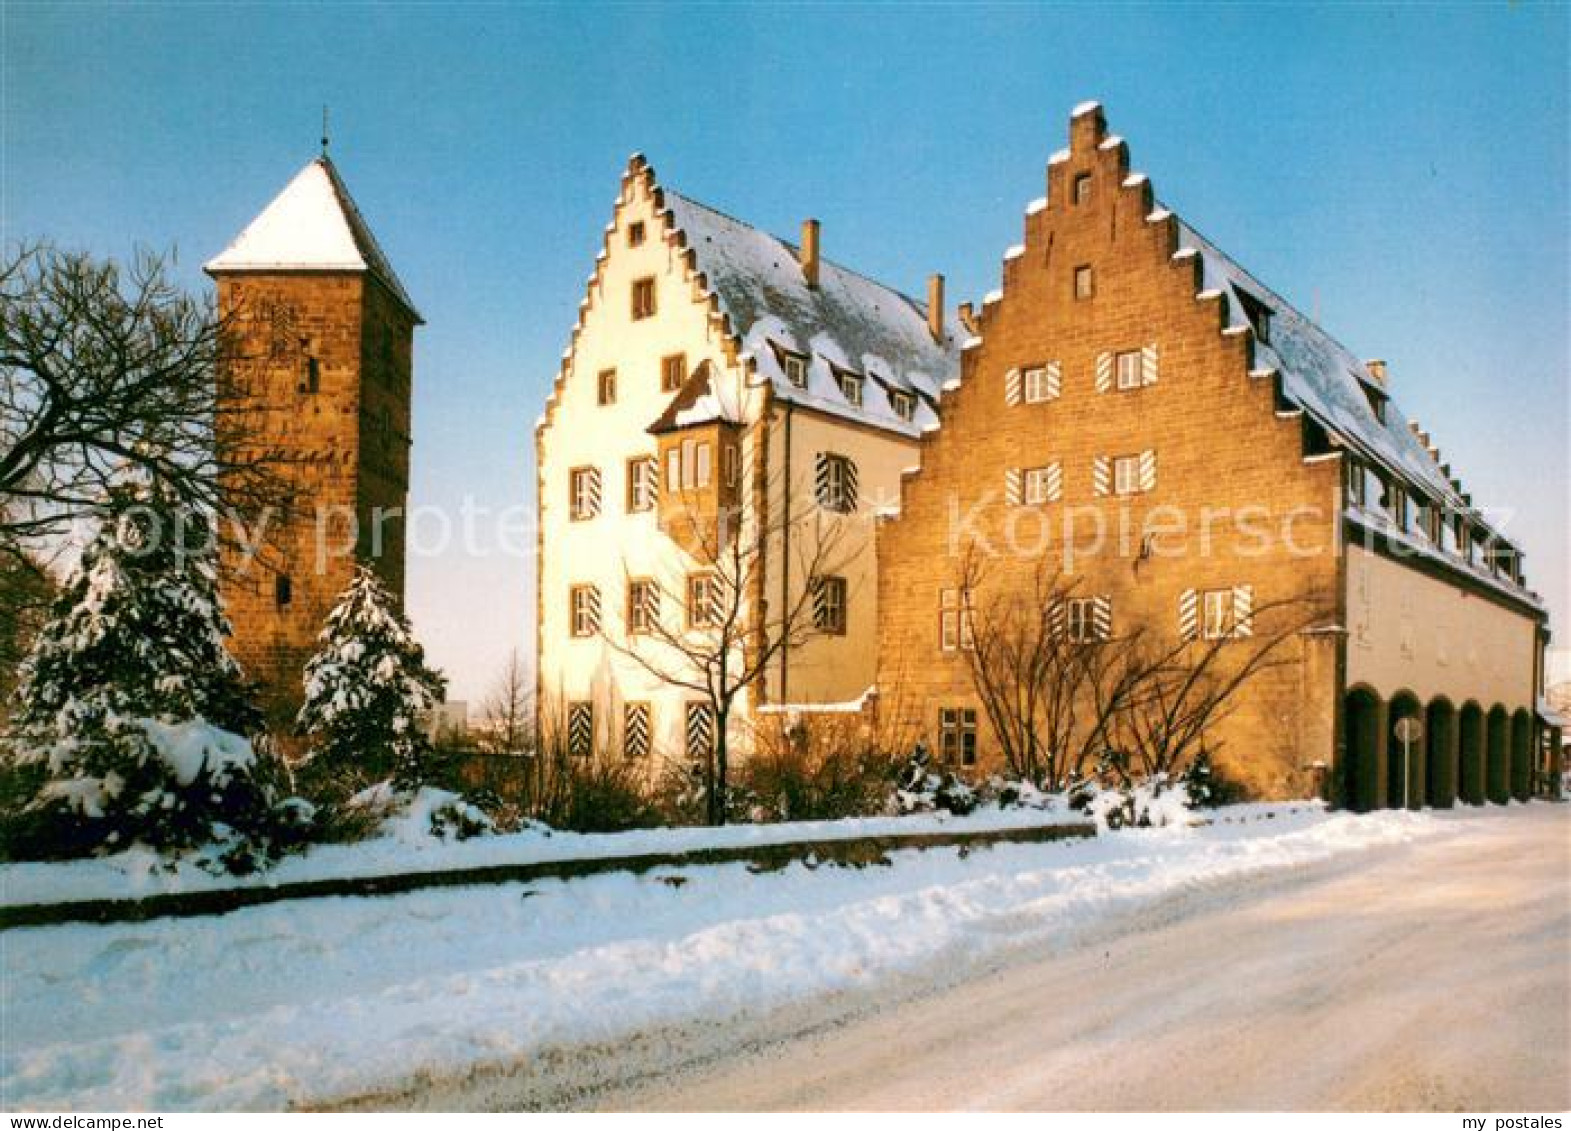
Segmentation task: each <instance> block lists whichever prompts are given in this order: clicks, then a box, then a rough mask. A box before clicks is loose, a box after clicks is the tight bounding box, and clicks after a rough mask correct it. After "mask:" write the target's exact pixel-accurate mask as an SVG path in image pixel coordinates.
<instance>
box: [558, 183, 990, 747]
mask: <svg viewBox="0 0 1571 1131" xmlns="http://www.w3.org/2000/svg"><path fill="white" fill-rule="evenodd" d="M832 241H833V234H832V233H830V234H829V236H828V242H830V243H832ZM822 242H823V235H822V233H821V232H820V229H819V225H818V224H817V222H816V221H808V222H807V223H806V224H804V225H803V229H802V238H801V242H800V243H799V244H796V245H793V244H790V243H787V242H786V241H784V240H781V239H778V238H776V237H774V236H771V235H769V234H767V233H765V232H763V231H760V230H759V229H757V228H754V227H752V226H750V225H748V224H745V223H743V222H741V221H739V220H736V219H733V218H732V217H730V216H727V215H724V214H723V213H720V212H717V211H715V210H714V209H712V208H709V207H706V206H705V205H702V204H699V203H698V202H696V201H694V200H691V199H689V198H687V197H684V196H681V195H678V194H677V193H675V192H672V191H670V190H669V189H667V188H665V187H663V186H662V185H661V184H660V183H659V181H658V180H657V178H656V176H655V172H654V170H653V169H652V168H651V167H650V166H649V165H648V163H646V162H645V160H644V159H643V157H642V156H635V157H634V158H633V159H632V160H631V161H630V162H629V164H628V167H627V170H626V173H625V174H624V176H623V178H622V184H621V191H620V193H619V195H618V196H617V200H616V204H615V208H614V210H613V214H612V218H611V222H610V223H609V224H608V225H607V226H606V229H605V238H604V242H603V246H602V248H601V250H600V253H599V255H598V256H597V258H596V262H595V266H594V270H593V273H592V274H591V275H590V276H589V282H588V291H587V294H586V295H585V297H584V299H583V301H582V302H581V303H580V307H579V318H578V324H577V326H576V327H575V328H574V330H573V334H572V341H571V344H570V345H569V347H568V349H567V350H566V351H564V354H563V360H562V366H561V369H560V372H559V373H558V375H557V377H556V381H555V384H554V387H553V389H552V392H551V395H550V398H549V401H548V403H547V405H546V410H545V414H544V415H543V416H542V417H541V419H540V421H539V424H538V425H537V428H536V433H535V445H536V459H537V469H538V477H539V478H538V500H539V504H538V505H539V560H538V568H537V573H536V577H537V585H538V592H537V599H538V605H537V616H538V620H537V624H538V630H539V640H538V649H539V652H538V655H539V681H540V685H539V693H540V702H541V704H542V710H543V712H544V715H545V718H546V721H547V725H550V724H551V721H552V720H553V719H556V720H559V722H560V725H562V726H563V727H564V728H565V730H566V733H567V736H568V741H569V743H570V745H571V747H572V749H573V750H574V751H575V752H577V753H588V752H589V751H590V750H592V749H608V750H611V751H613V752H615V753H616V754H618V755H619V756H620V755H623V754H625V755H627V756H630V757H634V758H646V759H650V764H651V766H653V765H654V764H655V756H657V755H660V756H670V755H680V754H682V753H683V752H697V751H700V750H704V749H706V748H707V745H708V744H709V743H710V742H711V741H712V739H713V728H714V724H715V720H714V719H713V718H712V717H711V716H710V710H709V708H708V706H707V705H706V704H705V703H704V702H703V701H702V699H703V697H702V696H701V695H699V694H697V693H695V691H694V690H692V689H685V688H682V687H680V686H676V685H675V684H674V683H673V682H672V681H670V680H666V679H661V678H657V677H656V676H655V675H652V674H651V672H650V670H649V668H648V666H647V665H646V664H644V663H641V662H640V661H639V659H638V656H649V657H650V658H663V659H665V660H669V659H670V655H669V653H666V654H664V655H663V656H662V655H661V651H662V650H661V646H660V644H659V643H657V642H656V641H654V640H652V639H650V637H651V636H652V632H651V626H653V625H655V624H663V625H664V626H666V628H667V629H668V630H669V631H671V632H675V633H683V632H694V633H703V632H705V631H708V625H707V621H708V619H709V618H710V617H711V615H712V614H711V612H709V611H706V610H709V609H711V608H712V607H713V605H712V602H713V590H712V588H711V587H712V582H713V578H714V576H715V575H716V572H717V571H716V568H715V567H716V562H715V560H714V557H715V555H714V553H713V549H714V545H713V543H714V539H715V537H716V536H717V529H722V528H724V527H717V523H716V518H717V516H720V515H722V514H725V515H729V516H732V518H731V520H730V521H731V523H732V524H733V525H732V527H731V528H732V529H744V528H745V529H752V530H754V531H755V532H764V533H765V537H764V538H763V542H764V544H765V545H766V547H767V549H766V552H765V553H764V554H763V555H762V556H761V560H760V561H759V562H758V563H757V566H756V568H749V569H746V570H745V571H742V573H745V586H743V587H742V588H745V589H746V592H745V593H743V596H742V601H741V604H742V614H743V617H744V619H746V621H747V623H748V625H749V626H751V627H749V628H747V629H746V630H745V631H744V632H743V636H744V638H746V639H747V640H748V641H749V642H748V643H747V644H745V645H743V646H742V648H741V650H742V651H745V650H746V649H749V648H752V647H755V645H756V642H757V640H758V639H761V635H760V634H761V633H762V631H763V630H762V629H761V628H759V626H761V625H764V624H769V623H778V622H779V621H780V620H781V619H782V613H781V610H783V609H790V608H793V607H800V608H806V607H807V602H808V600H811V631H810V632H809V633H808V634H807V635H805V636H803V637H801V638H794V639H792V640H791V641H789V643H788V645H787V646H786V647H783V648H781V649H780V650H779V652H778V654H776V655H773V656H770V657H769V659H768V667H767V669H766V674H765V676H764V678H763V679H761V680H760V681H758V682H757V683H756V684H755V685H754V686H753V687H752V688H751V689H750V693H749V694H747V695H746V697H745V702H743V703H742V704H741V706H740V708H739V710H740V712H741V718H740V719H737V720H736V721H737V725H738V727H739V733H737V734H735V735H732V736H730V737H731V738H732V740H733V742H738V743H742V744H744V745H745V741H746V724H747V721H748V719H749V718H750V717H751V716H752V715H753V713H754V712H756V711H757V710H758V709H759V708H760V707H762V706H764V705H765V704H775V705H780V704H782V703H789V702H800V701H808V702H817V703H824V702H844V701H854V700H857V699H859V698H860V697H862V696H863V694H864V693H865V692H866V691H867V690H868V688H869V686H870V685H871V684H872V682H873V677H874V666H875V647H876V642H877V639H878V631H877V625H878V601H879V595H878V591H877V588H876V584H875V579H876V578H875V570H874V568H873V560H872V532H871V524H870V522H868V521H867V518H868V516H869V515H870V514H871V513H872V511H873V510H874V509H875V508H876V507H877V506H878V505H879V503H880V502H881V501H887V500H889V499H892V498H893V497H894V494H895V492H896V490H897V488H898V483H899V478H900V474H901V472H902V471H903V470H905V469H906V468H907V467H909V466H911V465H912V464H914V463H915V453H916V450H917V445H918V438H919V437H920V436H921V435H922V433H923V432H924V430H927V429H930V428H932V427H933V426H934V423H935V421H936V416H935V408H936V405H937V400H938V396H939V393H940V390H941V388H942V386H943V385H944V384H945V383H946V382H949V381H951V380H952V379H953V378H954V377H955V376H956V375H957V373H958V370H959V341H960V337H961V336H963V335H962V334H961V333H960V332H958V331H957V327H956V324H955V320H954V318H953V317H951V316H949V315H947V314H946V312H945V311H944V307H943V283H942V279H941V277H938V276H934V277H933V278H932V279H931V280H930V281H929V294H928V301H927V303H925V304H924V303H922V302H920V301H918V300H916V299H913V298H909V297H907V296H905V295H903V294H901V293H899V292H898V291H895V290H893V289H891V288H889V287H887V286H884V285H882V284H880V283H877V282H874V281H873V280H871V279H868V278H866V277H865V276H863V275H859V274H857V273H856V272H854V271H852V270H849V269H848V268H845V267H842V266H840V265H839V264H838V263H836V262H835V261H833V260H832V259H830V258H828V257H826V256H825V255H824V254H823V252H822ZM826 530H833V531H834V532H835V536H834V537H835V542H836V546H835V551H834V554H833V558H834V561H835V571H834V572H833V573H832V574H829V573H827V572H826V571H825V570H823V569H822V568H819V569H816V570H815V569H810V566H811V565H812V562H813V557H814V555H813V554H811V553H809V552H808V549H807V547H808V546H809V545H810V544H813V543H814V542H815V540H819V541H818V542H817V544H818V545H820V546H823V545H824V544H825V543H824V541H823V540H821V539H823V536H824V532H825V531H826ZM755 541H756V540H755ZM731 544H732V545H734V544H735V543H731ZM827 560H828V557H827V556H824V557H822V558H821V560H820V561H819V562H818V565H819V566H822V565H823V564H824V562H825V561H827ZM721 572H723V571H721ZM809 572H817V573H823V574H824V576H821V577H812V578H810V577H809V576H807V574H808V573H809ZM734 576H737V577H738V578H741V577H742V574H741V573H739V574H735V575H734ZM810 585H811V587H812V588H811V592H810V593H809V592H808V590H807V587H808V586H810ZM771 618H772V619H771ZM763 654H764V653H760V655H763ZM740 658H742V657H740V656H739V659H740Z"/></svg>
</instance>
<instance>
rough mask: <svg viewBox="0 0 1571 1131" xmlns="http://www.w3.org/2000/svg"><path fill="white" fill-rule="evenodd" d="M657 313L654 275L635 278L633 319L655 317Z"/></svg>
mask: <svg viewBox="0 0 1571 1131" xmlns="http://www.w3.org/2000/svg"><path fill="white" fill-rule="evenodd" d="M654 315H655V280H654V277H653V276H649V277H647V278H643V279H635V280H633V320H634V321H635V322H636V321H638V320H640V319H643V318H653V317H654Z"/></svg>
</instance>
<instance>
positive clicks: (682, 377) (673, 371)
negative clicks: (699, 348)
mask: <svg viewBox="0 0 1571 1131" xmlns="http://www.w3.org/2000/svg"><path fill="white" fill-rule="evenodd" d="M686 380H687V355H686V354H685V353H674V354H672V355H671V356H670V357H663V358H661V359H660V391H661V392H662V393H674V392H676V391H677V390H678V389H680V388H681V387H682V382H684V381H686Z"/></svg>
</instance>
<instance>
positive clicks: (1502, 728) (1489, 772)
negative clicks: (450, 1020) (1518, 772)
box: [1484, 703, 1511, 805]
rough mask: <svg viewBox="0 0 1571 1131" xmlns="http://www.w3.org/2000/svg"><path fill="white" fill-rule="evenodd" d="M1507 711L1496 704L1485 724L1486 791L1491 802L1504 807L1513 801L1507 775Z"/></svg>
mask: <svg viewBox="0 0 1571 1131" xmlns="http://www.w3.org/2000/svg"><path fill="white" fill-rule="evenodd" d="M1509 721H1510V720H1509V719H1508V718H1507V716H1506V709H1505V708H1504V707H1502V706H1501V705H1500V704H1498V703H1496V704H1495V705H1494V707H1492V708H1491V709H1490V711H1489V718H1488V720H1487V721H1486V722H1485V724H1484V747H1485V749H1484V766H1485V769H1484V789H1485V792H1486V793H1487V794H1488V795H1489V800H1491V801H1493V802H1494V803H1495V804H1496V805H1504V804H1505V803H1506V802H1507V801H1509V800H1511V783H1510V779H1509V775H1508V773H1507V763H1508V761H1509V759H1510V750H1509V747H1510V744H1511V743H1510V735H1509V733H1508V732H1509V731H1510V729H1511V728H1510V726H1509Z"/></svg>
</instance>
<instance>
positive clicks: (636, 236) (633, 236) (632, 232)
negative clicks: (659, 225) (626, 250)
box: [627, 220, 644, 247]
mask: <svg viewBox="0 0 1571 1131" xmlns="http://www.w3.org/2000/svg"><path fill="white" fill-rule="evenodd" d="M643 242H644V222H643V221H642V220H634V221H633V222H632V223H631V224H629V225H628V226H627V246H628V247H637V246H638V245H639V244H641V243H643Z"/></svg>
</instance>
